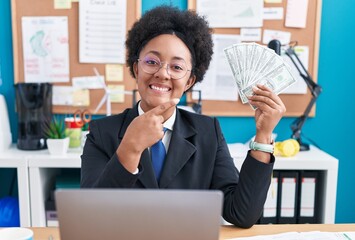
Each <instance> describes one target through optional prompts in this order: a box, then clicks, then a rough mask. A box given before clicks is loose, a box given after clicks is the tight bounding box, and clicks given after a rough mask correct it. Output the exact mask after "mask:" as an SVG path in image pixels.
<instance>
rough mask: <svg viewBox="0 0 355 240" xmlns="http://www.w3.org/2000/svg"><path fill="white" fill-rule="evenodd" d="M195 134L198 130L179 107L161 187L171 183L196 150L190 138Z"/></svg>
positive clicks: (160, 182)
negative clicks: (186, 118)
mask: <svg viewBox="0 0 355 240" xmlns="http://www.w3.org/2000/svg"><path fill="white" fill-rule="evenodd" d="M194 135H196V130H195V129H194V128H193V127H192V126H191V125H190V123H188V122H187V121H184V119H183V118H182V117H181V115H180V113H179V110H178V109H177V112H176V120H175V124H174V130H173V134H172V136H171V140H170V145H169V150H168V153H167V156H166V159H165V163H164V167H163V171H162V175H161V178H160V181H159V186H160V188H165V187H167V186H168V185H169V183H170V182H171V181H172V180H173V179H174V177H175V176H176V175H177V174H178V173H179V172H180V170H181V169H182V168H183V167H184V165H185V164H186V163H187V161H188V160H189V159H190V158H191V156H192V155H193V154H194V152H195V151H196V147H195V146H194V145H193V144H192V143H191V142H190V141H189V140H188V138H190V137H192V136H194Z"/></svg>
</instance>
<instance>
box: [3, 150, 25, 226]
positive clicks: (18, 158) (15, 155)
mask: <svg viewBox="0 0 355 240" xmlns="http://www.w3.org/2000/svg"><path fill="white" fill-rule="evenodd" d="M28 154H30V152H29V151H20V150H18V149H17V148H15V147H12V148H11V149H9V150H8V151H3V152H2V153H1V155H0V168H15V169H16V171H17V184H18V197H19V210H20V224H21V226H22V227H30V226H31V216H30V201H29V200H30V191H29V183H28V165H27V159H26V156H27V155H28Z"/></svg>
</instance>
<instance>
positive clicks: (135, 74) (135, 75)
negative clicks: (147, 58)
mask: <svg viewBox="0 0 355 240" xmlns="http://www.w3.org/2000/svg"><path fill="white" fill-rule="evenodd" d="M133 72H134V78H135V79H137V76H138V63H137V62H134V63H133Z"/></svg>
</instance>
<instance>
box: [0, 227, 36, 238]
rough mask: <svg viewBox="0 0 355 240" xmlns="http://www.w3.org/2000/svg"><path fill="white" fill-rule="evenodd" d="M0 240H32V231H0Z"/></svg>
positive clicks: (26, 229)
mask: <svg viewBox="0 0 355 240" xmlns="http://www.w3.org/2000/svg"><path fill="white" fill-rule="evenodd" d="M0 239H1V240H33V231H32V230H31V229H28V228H20V227H11V228H4V229H1V230H0Z"/></svg>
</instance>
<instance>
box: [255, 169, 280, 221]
mask: <svg viewBox="0 0 355 240" xmlns="http://www.w3.org/2000/svg"><path fill="white" fill-rule="evenodd" d="M278 185H279V171H274V172H273V174H272V179H271V183H270V187H269V190H268V192H267V196H266V201H265V204H264V210H263V213H262V215H261V217H260V220H259V223H260V224H269V223H277V216H278V211H277V199H278V195H279V194H278V192H279V191H278Z"/></svg>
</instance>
